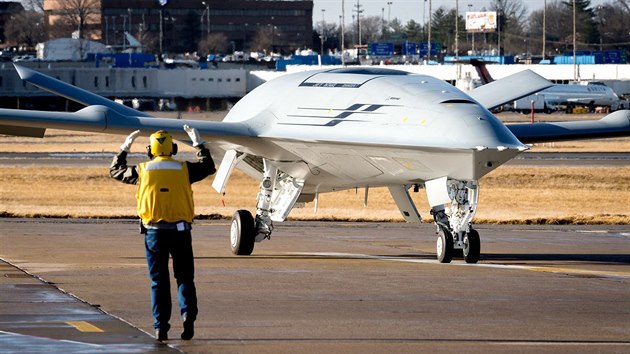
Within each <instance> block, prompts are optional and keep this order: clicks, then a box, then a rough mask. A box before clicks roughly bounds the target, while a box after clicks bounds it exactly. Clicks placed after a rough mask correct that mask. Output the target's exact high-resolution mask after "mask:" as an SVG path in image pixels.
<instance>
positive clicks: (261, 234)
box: [230, 160, 304, 256]
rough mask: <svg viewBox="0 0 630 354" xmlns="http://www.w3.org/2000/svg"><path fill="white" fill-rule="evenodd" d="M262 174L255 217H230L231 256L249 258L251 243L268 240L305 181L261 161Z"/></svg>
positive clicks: (239, 213)
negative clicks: (274, 224)
mask: <svg viewBox="0 0 630 354" xmlns="http://www.w3.org/2000/svg"><path fill="white" fill-rule="evenodd" d="M263 166H264V175H263V180H262V182H261V183H260V191H259V192H258V197H257V198H258V204H257V205H256V216H255V217H253V216H252V214H251V213H250V212H249V211H247V210H238V211H236V213H234V216H233V217H232V225H231V228H230V246H231V249H232V253H233V254H235V255H239V256H249V255H251V254H252V252H253V251H254V243H256V242H261V241H263V240H265V239H270V238H271V232H272V231H273V221H278V222H281V221H284V220H285V219H286V217H287V216H288V215H289V212H290V211H291V209H292V208H293V205H295V202H296V200H297V198H298V197H299V195H300V193H301V192H302V188H303V187H304V181H302V180H299V179H296V178H294V177H292V176H290V175H288V174H286V173H284V172H282V171H280V170H278V168H276V167H275V166H274V165H272V164H271V163H269V162H268V161H267V160H263Z"/></svg>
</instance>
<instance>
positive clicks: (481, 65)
mask: <svg viewBox="0 0 630 354" xmlns="http://www.w3.org/2000/svg"><path fill="white" fill-rule="evenodd" d="M470 65H472V66H474V67H475V69H476V70H477V75H479V79H481V84H483V85H485V84H489V83H491V82H493V81H494V79H493V78H492V76H490V72H488V68H486V62H485V61H483V60H480V59H470Z"/></svg>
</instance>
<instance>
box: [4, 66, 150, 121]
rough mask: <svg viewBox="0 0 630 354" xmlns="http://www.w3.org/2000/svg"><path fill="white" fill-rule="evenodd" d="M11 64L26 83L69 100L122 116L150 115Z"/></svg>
mask: <svg viewBox="0 0 630 354" xmlns="http://www.w3.org/2000/svg"><path fill="white" fill-rule="evenodd" d="M13 66H15V70H17V72H18V75H19V76H20V78H21V79H22V80H24V81H26V82H28V83H31V84H33V85H35V86H37V87H39V88H41V89H43V90H46V91H48V92H51V93H54V94H56V95H59V96H62V97H65V98H67V99H69V100H72V101H75V102H78V103H81V104H84V105H86V106H90V105H100V106H105V107H108V108H110V109H112V110H113V111H115V112H117V113H119V114H122V115H124V116H130V117H152V116H151V115H149V114H146V113H144V112H140V111H137V110H135V109H133V108H131V107H127V106H125V105H122V104H120V103H116V102H114V101H112V100H110V99H107V98H105V97H103V96H99V95H97V94H95V93H92V92H90V91H87V90H84V89H81V88H78V87H76V86H73V85H70V84H68V83H65V82H63V81H61V80H57V79H55V78H52V77H50V76H48V75H44V74H42V73H40V72H37V71H35V70H31V69H29V68H27V67H24V66H20V65H16V64H13Z"/></svg>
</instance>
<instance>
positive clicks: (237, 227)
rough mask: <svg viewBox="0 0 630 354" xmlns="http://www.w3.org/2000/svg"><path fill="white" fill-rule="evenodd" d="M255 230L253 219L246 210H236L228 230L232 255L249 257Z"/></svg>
mask: <svg viewBox="0 0 630 354" xmlns="http://www.w3.org/2000/svg"><path fill="white" fill-rule="evenodd" d="M255 239H256V229H255V226H254V218H253V217H252V214H251V213H250V212H249V211H247V210H237V211H236V212H235V213H234V216H232V226H231V228H230V246H231V248H232V253H233V254H235V255H238V256H249V255H250V254H252V251H254V241H255Z"/></svg>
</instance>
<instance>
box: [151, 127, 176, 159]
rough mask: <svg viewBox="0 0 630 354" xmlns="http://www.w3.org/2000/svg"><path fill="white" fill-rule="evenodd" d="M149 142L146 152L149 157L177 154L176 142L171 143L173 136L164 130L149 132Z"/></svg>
mask: <svg viewBox="0 0 630 354" xmlns="http://www.w3.org/2000/svg"><path fill="white" fill-rule="evenodd" d="M149 142H150V145H149V146H147V152H148V154H149V157H151V158H153V157H154V156H171V155H175V154H177V144H173V137H172V136H171V134H169V133H168V132H167V131H166V130H158V131H157V132H155V133H153V134H151V136H150V137H149Z"/></svg>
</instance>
